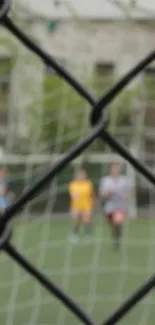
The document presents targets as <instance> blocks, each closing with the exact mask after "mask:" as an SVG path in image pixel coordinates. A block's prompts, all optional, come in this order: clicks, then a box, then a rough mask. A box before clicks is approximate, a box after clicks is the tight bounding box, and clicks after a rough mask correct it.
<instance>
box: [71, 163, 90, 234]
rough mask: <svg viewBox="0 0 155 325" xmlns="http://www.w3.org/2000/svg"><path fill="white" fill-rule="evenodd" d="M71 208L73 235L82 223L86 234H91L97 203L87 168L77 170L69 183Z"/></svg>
mask: <svg viewBox="0 0 155 325" xmlns="http://www.w3.org/2000/svg"><path fill="white" fill-rule="evenodd" d="M69 195H70V203H71V204H70V205H71V206H70V208H71V217H72V222H73V230H72V231H73V236H72V238H73V239H74V240H76V239H77V237H76V236H77V234H78V231H79V228H80V225H81V224H82V225H83V227H84V234H85V235H86V236H89V235H90V234H91V228H92V211H93V207H94V203H95V194H94V188H93V184H92V182H91V181H90V180H89V179H88V178H87V173H86V172H85V170H83V169H81V170H79V171H78V172H77V174H76V176H75V179H74V180H73V181H71V183H70V184H69Z"/></svg>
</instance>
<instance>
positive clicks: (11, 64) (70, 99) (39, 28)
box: [0, 0, 155, 214]
mask: <svg viewBox="0 0 155 325" xmlns="http://www.w3.org/2000/svg"><path fill="white" fill-rule="evenodd" d="M11 15H12V17H13V19H14V20H15V21H16V23H17V24H18V26H20V27H21V28H22V29H23V30H24V31H25V32H26V33H27V35H29V36H30V37H31V38H32V39H34V40H35V41H36V42H37V43H38V44H39V45H40V46H41V47H43V48H44V49H45V50H46V51H47V52H48V53H49V54H51V55H53V57H55V59H56V60H57V61H58V62H59V63H60V64H61V65H62V66H63V67H65V68H66V69H68V70H69V71H70V72H72V73H73V74H74V76H76V77H77V78H78V79H79V80H80V81H81V82H83V83H84V84H85V85H86V86H87V87H88V88H89V89H90V90H92V92H93V93H94V94H95V95H96V97H97V98H99V97H100V96H102V95H103V94H104V93H106V91H107V90H108V89H109V88H110V87H111V86H112V85H113V84H114V82H116V81H117V80H118V79H119V78H120V76H122V75H123V74H125V73H126V72H127V71H129V69H130V68H131V67H132V66H133V65H134V64H136V63H137V62H138V61H139V60H140V59H142V58H143V57H144V56H145V55H146V54H147V53H149V51H150V50H151V49H152V46H153V44H154V33H155V29H154V28H155V26H154V24H155V23H154V16H155V5H154V3H153V1H151V0H150V1H147V4H146V2H145V1H140V0H139V1H136V0H132V1H121V0H120V1H119V0H116V1H114V0H109V1H108V0H107V1H106V0H105V1H103V0H102V1H101V0H100V1H99V0H97V1H95V2H94V1H90V0H83V1H81V0H78V1H75V0H74V1H71V0H55V1H54V0H53V1H52V0H49V1H47V0H45V1H39V0H36V1H35V0H31V1H30V0H29V1H27V3H26V4H25V2H24V1H22V0H15V1H13V5H12V11H11ZM154 78H155V68H154V64H152V65H150V66H148V67H147V68H146V69H145V71H143V73H142V74H141V75H140V76H139V77H138V78H136V79H135V80H134V81H133V82H132V83H131V84H130V85H129V86H128V87H127V88H126V89H125V90H124V92H123V93H122V94H121V95H120V96H119V97H118V98H117V99H116V100H115V101H114V102H113V103H112V104H111V105H110V108H109V109H110V126H109V129H110V130H111V132H112V133H113V134H114V135H116V136H117V139H119V140H120V141H122V142H123V143H124V144H125V145H126V146H128V148H130V150H131V151H132V152H133V153H134V154H135V155H137V157H139V158H140V159H141V160H142V161H143V162H145V163H147V165H148V166H149V167H151V168H154V161H155V160H154V150H155V138H154V124H155V113H154V100H155V94H154ZM89 114H90V108H89V107H88V105H87V103H86V102H85V101H84V100H83V99H81V97H80V96H79V95H78V94H76V93H75V92H74V90H72V88H71V87H70V86H68V85H67V84H66V83H65V82H64V81H63V80H61V79H60V78H59V77H58V76H57V74H56V73H55V72H54V71H53V69H51V68H50V67H49V66H45V65H44V64H43V63H42V62H41V61H40V60H39V59H38V58H37V57H36V55H34V54H33V53H31V52H29V51H28V50H27V49H26V48H25V47H24V46H23V45H21V44H20V42H18V41H16V40H15V38H14V37H12V36H11V35H10V34H9V33H8V32H7V31H6V30H5V29H3V28H1V30H0V145H1V150H0V152H1V156H2V160H1V161H2V163H3V164H9V165H10V166H9V167H10V168H11V169H12V168H13V169H16V170H17V169H18V173H17V171H14V170H12V175H13V174H14V176H13V178H16V187H17V178H18V179H19V183H23V176H22V179H21V176H20V172H19V171H21V174H22V175H23V171H25V170H26V172H27V170H28V169H29V177H30V179H31V178H32V173H33V171H32V170H31V171H30V169H34V168H35V167H37V169H38V167H39V168H42V167H44V166H43V164H49V163H51V161H52V162H53V161H54V160H55V159H57V157H58V156H59V155H60V154H61V153H63V152H64V151H65V150H66V149H67V148H68V147H69V146H70V145H72V144H74V143H75V142H77V141H78V139H79V137H83V136H84V135H86V134H87V132H88V131H89ZM68 116H69V118H68ZM110 152H111V149H109V148H107V147H106V146H104V145H103V144H101V143H100V141H96V142H95V143H94V144H93V145H92V146H91V147H90V148H89V149H88V150H87V151H86V152H85V154H84V155H83V156H82V157H81V158H80V159H81V163H85V164H87V165H88V166H87V167H88V168H89V170H90V173H91V174H92V175H90V176H92V177H93V179H94V181H95V182H97V181H98V178H99V176H100V173H101V170H102V173H103V172H104V170H105V169H106V168H107V167H106V165H107V163H109V161H113V159H114V157H113V156H112V155H110V154H108V153H110ZM105 153H106V154H105ZM29 156H31V158H30V157H29ZM27 157H28V158H27ZM51 157H52V158H51ZM27 160H28V161H27ZM25 163H27V166H25ZM32 163H33V166H32ZM39 164H40V166H39ZM95 164H96V165H95ZM17 165H18V166H17ZM125 165H126V164H125ZM95 166H96V167H97V168H94V167H95ZM16 167H17V168H16ZM71 168H72V167H71ZM125 168H126V167H125ZM70 173H72V171H71V170H69V174H68V177H69V178H70ZM128 173H130V176H131V177H132V178H133V181H134V183H135V188H136V198H137V200H138V202H139V201H140V202H139V207H140V205H141V208H142V210H144V208H145V206H147V207H146V208H148V205H149V206H150V204H149V200H152V195H153V194H152V192H150V191H149V190H148V184H147V183H146V182H145V181H144V180H143V179H142V178H141V179H139V178H138V175H134V173H133V171H132V170H131V169H130V168H128ZM65 174H66V173H65ZM27 177H28V176H27V175H26V176H25V177H24V179H25V178H26V179H27ZM66 177H67V176H66ZM66 181H67V179H66ZM60 182H61V183H62V185H63V184H64V180H63V174H62V181H61V180H60ZM21 186H23V184H19V191H21ZM24 186H25V185H24ZM16 191H17V192H18V189H17V190H16ZM139 191H140V192H139ZM139 193H140V194H139ZM150 196H151V197H150ZM62 200H63V203H64V204H65V200H66V198H65V199H64V197H62ZM153 200H154V198H153ZM153 200H152V203H153ZM63 208H65V209H66V208H67V204H65V207H64V205H63ZM56 209H57V208H56ZM144 214H145V211H144Z"/></svg>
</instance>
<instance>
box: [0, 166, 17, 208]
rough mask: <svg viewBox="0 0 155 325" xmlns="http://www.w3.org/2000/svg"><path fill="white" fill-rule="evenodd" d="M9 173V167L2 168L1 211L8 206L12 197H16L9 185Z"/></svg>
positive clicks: (0, 184) (0, 175) (0, 178)
mask: <svg viewBox="0 0 155 325" xmlns="http://www.w3.org/2000/svg"><path fill="white" fill-rule="evenodd" d="M8 175H9V171H8V169H7V168H1V169H0V212H3V211H4V210H5V209H6V208H7V207H8V205H9V203H10V199H11V198H13V197H14V194H13V193H12V192H11V191H10V190H9V187H8Z"/></svg>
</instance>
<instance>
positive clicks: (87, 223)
mask: <svg viewBox="0 0 155 325" xmlns="http://www.w3.org/2000/svg"><path fill="white" fill-rule="evenodd" d="M82 224H83V228H84V235H85V236H86V237H90V236H91V235H92V209H90V208H88V209H85V210H84V211H83V212H82Z"/></svg>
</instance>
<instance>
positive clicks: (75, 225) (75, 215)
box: [71, 210, 81, 240]
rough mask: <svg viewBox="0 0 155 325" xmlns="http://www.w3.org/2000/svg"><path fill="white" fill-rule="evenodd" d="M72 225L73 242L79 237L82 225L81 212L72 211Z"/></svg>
mask: <svg viewBox="0 0 155 325" xmlns="http://www.w3.org/2000/svg"><path fill="white" fill-rule="evenodd" d="M71 223H72V230H71V238H72V239H73V240H76V239H77V237H78V233H79V229H80V224H81V218H80V212H79V211H77V210H72V211H71Z"/></svg>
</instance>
